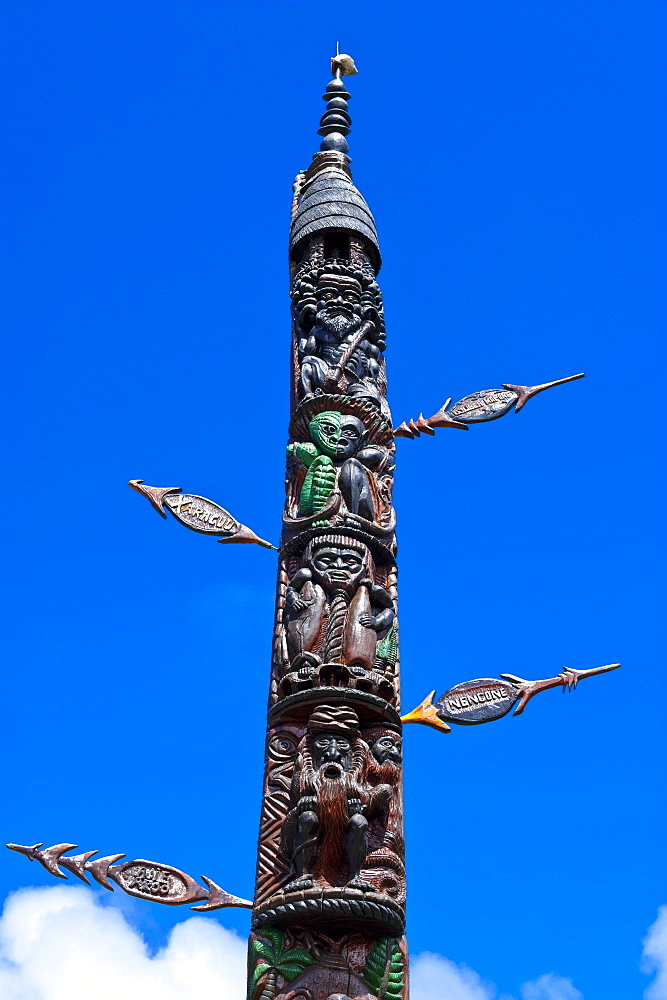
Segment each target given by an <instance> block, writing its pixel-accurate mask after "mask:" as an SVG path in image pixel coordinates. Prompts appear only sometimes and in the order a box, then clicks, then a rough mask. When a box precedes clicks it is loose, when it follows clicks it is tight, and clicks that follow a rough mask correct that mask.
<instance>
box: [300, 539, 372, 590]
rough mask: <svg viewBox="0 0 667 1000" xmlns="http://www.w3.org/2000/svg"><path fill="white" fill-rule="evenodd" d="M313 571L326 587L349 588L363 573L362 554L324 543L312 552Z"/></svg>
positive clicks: (354, 550)
mask: <svg viewBox="0 0 667 1000" xmlns="http://www.w3.org/2000/svg"><path fill="white" fill-rule="evenodd" d="M313 569H314V570H315V575H316V577H318V578H319V580H320V581H321V582H322V583H323V584H324V585H325V586H327V587H330V588H332V589H338V588H339V587H350V586H351V585H352V584H354V583H356V582H357V581H358V580H359V579H360V577H361V576H362V574H363V572H364V557H363V553H361V552H358V551H357V550H356V549H347V548H343V547H341V548H338V547H337V546H334V545H331V544H330V543H328V542H325V543H323V544H322V545H320V546H318V547H317V548H315V549H314V551H313Z"/></svg>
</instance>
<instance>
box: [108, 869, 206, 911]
mask: <svg viewBox="0 0 667 1000" xmlns="http://www.w3.org/2000/svg"><path fill="white" fill-rule="evenodd" d="M110 874H111V877H112V878H113V879H114V881H115V882H118V884H119V886H120V887H121V889H124V890H125V892H127V893H129V895H130V896H138V897H139V899H150V900H153V901H154V902H156V903H168V904H171V905H172V906H178V905H180V904H181V903H190V902H196V901H197V900H198V899H199V898H200V897H201V896H205V895H206V892H205V890H204V889H202V887H201V886H199V885H197V883H196V882H193V880H192V879H191V878H190V877H189V876H188V875H186V874H185V872H180V871H179V870H178V868H172V867H171V865H160V864H156V863H155V862H154V861H126V862H125V863H124V864H122V865H116V866H114V868H113V869H112V870H111V872H110Z"/></svg>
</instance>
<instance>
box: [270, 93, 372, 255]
mask: <svg viewBox="0 0 667 1000" xmlns="http://www.w3.org/2000/svg"><path fill="white" fill-rule="evenodd" d="M349 97H350V95H349V94H348V93H347V92H346V90H345V87H344V84H343V82H342V80H341V79H340V74H338V75H337V77H336V78H335V79H334V80H331V82H330V83H329V84H328V85H327V93H326V94H324V100H326V101H327V102H328V103H327V110H326V112H325V113H324V115H323V116H322V119H321V122H320V129H319V133H320V135H322V136H324V138H323V140H322V143H321V145H320V152H319V153H316V154H315V156H314V157H313V162H312V163H311V165H310V167H309V168H308V170H307V171H306V174H305V177H304V182H303V185H302V187H301V191H300V194H299V201H298V206H297V209H296V212H295V214H294V218H293V220H292V228H291V231H290V255H291V256H292V257H298V256H299V251H300V247H301V244H302V242H303V241H304V240H305V239H307V238H308V237H309V236H313V235H314V234H315V233H319V232H323V231H325V230H329V231H331V230H343V231H346V232H348V233H358V234H359V236H361V237H362V239H363V240H364V241H365V242H366V244H367V247H368V249H369V250H370V252H371V256H372V257H374V258H375V259H374V261H373V263H374V264H375V267H376V270H379V269H380V246H379V243H378V235H377V230H376V228H375V220H374V218H373V216H372V214H371V210H370V208H369V207H368V205H367V204H366V201H365V199H364V198H363V196H362V195H361V194H360V192H359V191H358V190H357V188H356V187H355V186H354V184H353V182H352V173H351V171H350V167H349V163H350V157H349V156H348V155H347V150H348V144H347V139H346V138H345V137H346V136H347V135H348V134H349V132H350V125H351V122H350V116H349V114H348V113H347V100H348V98H349Z"/></svg>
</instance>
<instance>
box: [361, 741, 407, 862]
mask: <svg viewBox="0 0 667 1000" xmlns="http://www.w3.org/2000/svg"><path fill="white" fill-rule="evenodd" d="M364 735H365V736H366V739H367V740H368V745H369V747H370V752H371V754H372V757H373V760H372V767H371V769H370V771H369V780H370V781H371V782H372V784H373V785H380V784H387V785H390V786H391V788H392V789H393V791H394V794H393V795H392V797H391V800H390V802H389V808H388V811H387V814H386V816H384V817H382V819H381V820H379V821H376V822H375V823H373V824H372V827H371V841H372V842H374V844H375V845H377V844H379V843H387V844H389V845H390V846H391V847H392V848H393V849H394V850H396V851H397V852H398V854H399V855H402V853H403V850H404V846H405V845H404V842H403V829H402V811H403V804H402V803H403V796H402V793H401V778H402V770H403V741H402V739H401V737H400V736H399V734H398V733H396V732H393V731H392V730H388V729H384V728H383V729H374V730H370V731H368V732H366V733H365V734H364Z"/></svg>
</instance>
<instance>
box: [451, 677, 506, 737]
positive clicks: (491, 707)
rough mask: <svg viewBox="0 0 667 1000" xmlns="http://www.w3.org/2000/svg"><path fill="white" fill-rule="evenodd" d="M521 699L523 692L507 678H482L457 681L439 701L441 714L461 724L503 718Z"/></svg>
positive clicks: (469, 724)
mask: <svg viewBox="0 0 667 1000" xmlns="http://www.w3.org/2000/svg"><path fill="white" fill-rule="evenodd" d="M518 700H519V692H518V691H517V690H516V689H515V688H514V687H512V685H511V684H508V683H507V682H506V681H500V680H497V678H495V677H480V678H478V679H477V680H474V681H465V682H464V683H463V684H456V685H455V686H454V687H452V688H450V689H449V691H445V693H444V694H442V695H440V697H439V698H438V700H437V701H436V702H435V704H436V708H437V712H438V715H439V716H440V717H441V718H442V719H446V720H447V722H454V723H456V724H457V725H460V726H475V725H478V724H479V723H481V722H494V721H495V720H496V719H502V717H503V715H507V713H508V712H509V710H510V709H511V708H512V707H513V706H514V704H515V703H516V702H517V701H518Z"/></svg>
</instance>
